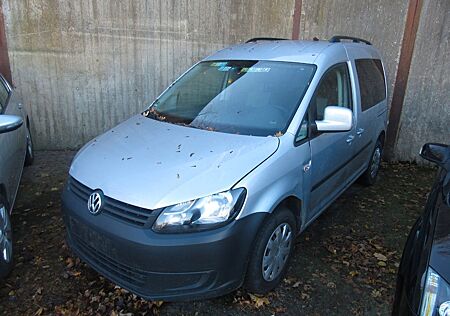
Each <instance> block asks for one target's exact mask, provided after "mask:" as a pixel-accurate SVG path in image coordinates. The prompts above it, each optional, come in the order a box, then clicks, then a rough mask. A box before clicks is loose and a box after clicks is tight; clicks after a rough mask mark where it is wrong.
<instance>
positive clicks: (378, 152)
mask: <svg viewBox="0 0 450 316" xmlns="http://www.w3.org/2000/svg"><path fill="white" fill-rule="evenodd" d="M382 154H383V143H382V142H381V141H380V140H379V139H378V140H377V142H376V144H375V148H374V150H373V152H372V156H370V160H369V165H368V167H367V170H366V171H365V172H364V173H363V174H362V176H361V181H362V183H364V184H365V185H373V184H375V182H376V180H377V176H378V172H379V171H380V167H381V156H382Z"/></svg>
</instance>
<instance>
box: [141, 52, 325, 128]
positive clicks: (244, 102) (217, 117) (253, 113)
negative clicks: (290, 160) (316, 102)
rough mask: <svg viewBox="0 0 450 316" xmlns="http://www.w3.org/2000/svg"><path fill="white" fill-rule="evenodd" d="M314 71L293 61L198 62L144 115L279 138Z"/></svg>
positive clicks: (186, 123) (197, 126) (308, 66)
mask: <svg viewBox="0 0 450 316" xmlns="http://www.w3.org/2000/svg"><path fill="white" fill-rule="evenodd" d="M315 69H316V67H315V66H314V65H310V64H300V63H291V62H274V61H249V60H246V61H207V62H201V63H199V64H197V65H196V66H195V67H193V68H192V69H191V70H190V71H188V72H187V73H186V74H185V75H184V76H182V77H181V78H180V79H179V80H177V81H176V82H175V83H174V84H173V85H172V86H171V87H169V88H168V89H167V90H166V91H165V92H164V93H163V94H162V95H161V96H160V97H159V98H158V99H157V100H156V101H155V102H153V104H152V105H151V107H150V108H149V109H148V110H147V111H145V112H144V113H143V114H144V115H145V116H147V117H149V118H153V119H157V120H161V121H165V122H169V123H174V124H181V125H186V126H190V127H195V128H200V129H206V130H212V131H218V132H225V133H235V134H242V135H254V136H268V135H279V134H282V133H284V132H285V131H286V129H287V127H288V124H289V122H290V121H291V119H292V117H293V115H294V114H295V111H296V110H297V107H298V105H299V103H300V101H301V100H302V98H303V96H304V94H305V92H306V90H307V88H308V86H309V84H310V81H311V79H312V77H313V74H314V71H315Z"/></svg>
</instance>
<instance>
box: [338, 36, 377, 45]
mask: <svg viewBox="0 0 450 316" xmlns="http://www.w3.org/2000/svg"><path fill="white" fill-rule="evenodd" d="M341 40H351V41H352V42H353V43H365V44H367V45H372V43H371V42H369V41H367V40H365V39H362V38H358V37H353V36H345V35H335V36H333V37H332V38H330V40H329V42H330V43H339V42H341Z"/></svg>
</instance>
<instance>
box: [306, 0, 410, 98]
mask: <svg viewBox="0 0 450 316" xmlns="http://www.w3.org/2000/svg"><path fill="white" fill-rule="evenodd" d="M407 9H408V1H407V0H404V1H392V0H352V1H348V0H321V1H317V0H303V5H302V15H301V18H300V38H302V39H311V38H313V37H314V36H316V37H318V38H320V39H329V38H331V37H332V36H333V35H352V36H356V37H360V38H364V39H367V40H369V41H370V42H372V43H373V45H374V46H375V47H377V48H378V49H379V50H380V53H381V55H382V56H383V59H384V62H385V67H386V72H387V77H388V89H389V93H390V94H389V102H388V103H389V104H390V100H391V98H392V89H393V86H394V81H395V74H396V72H397V64H398V60H399V57H400V49H401V42H402V38H403V30H404V26H405V21H406V11H407Z"/></svg>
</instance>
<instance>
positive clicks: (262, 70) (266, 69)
mask: <svg viewBox="0 0 450 316" xmlns="http://www.w3.org/2000/svg"><path fill="white" fill-rule="evenodd" d="M269 71H270V67H251V68H242V69H241V71H240V72H269Z"/></svg>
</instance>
